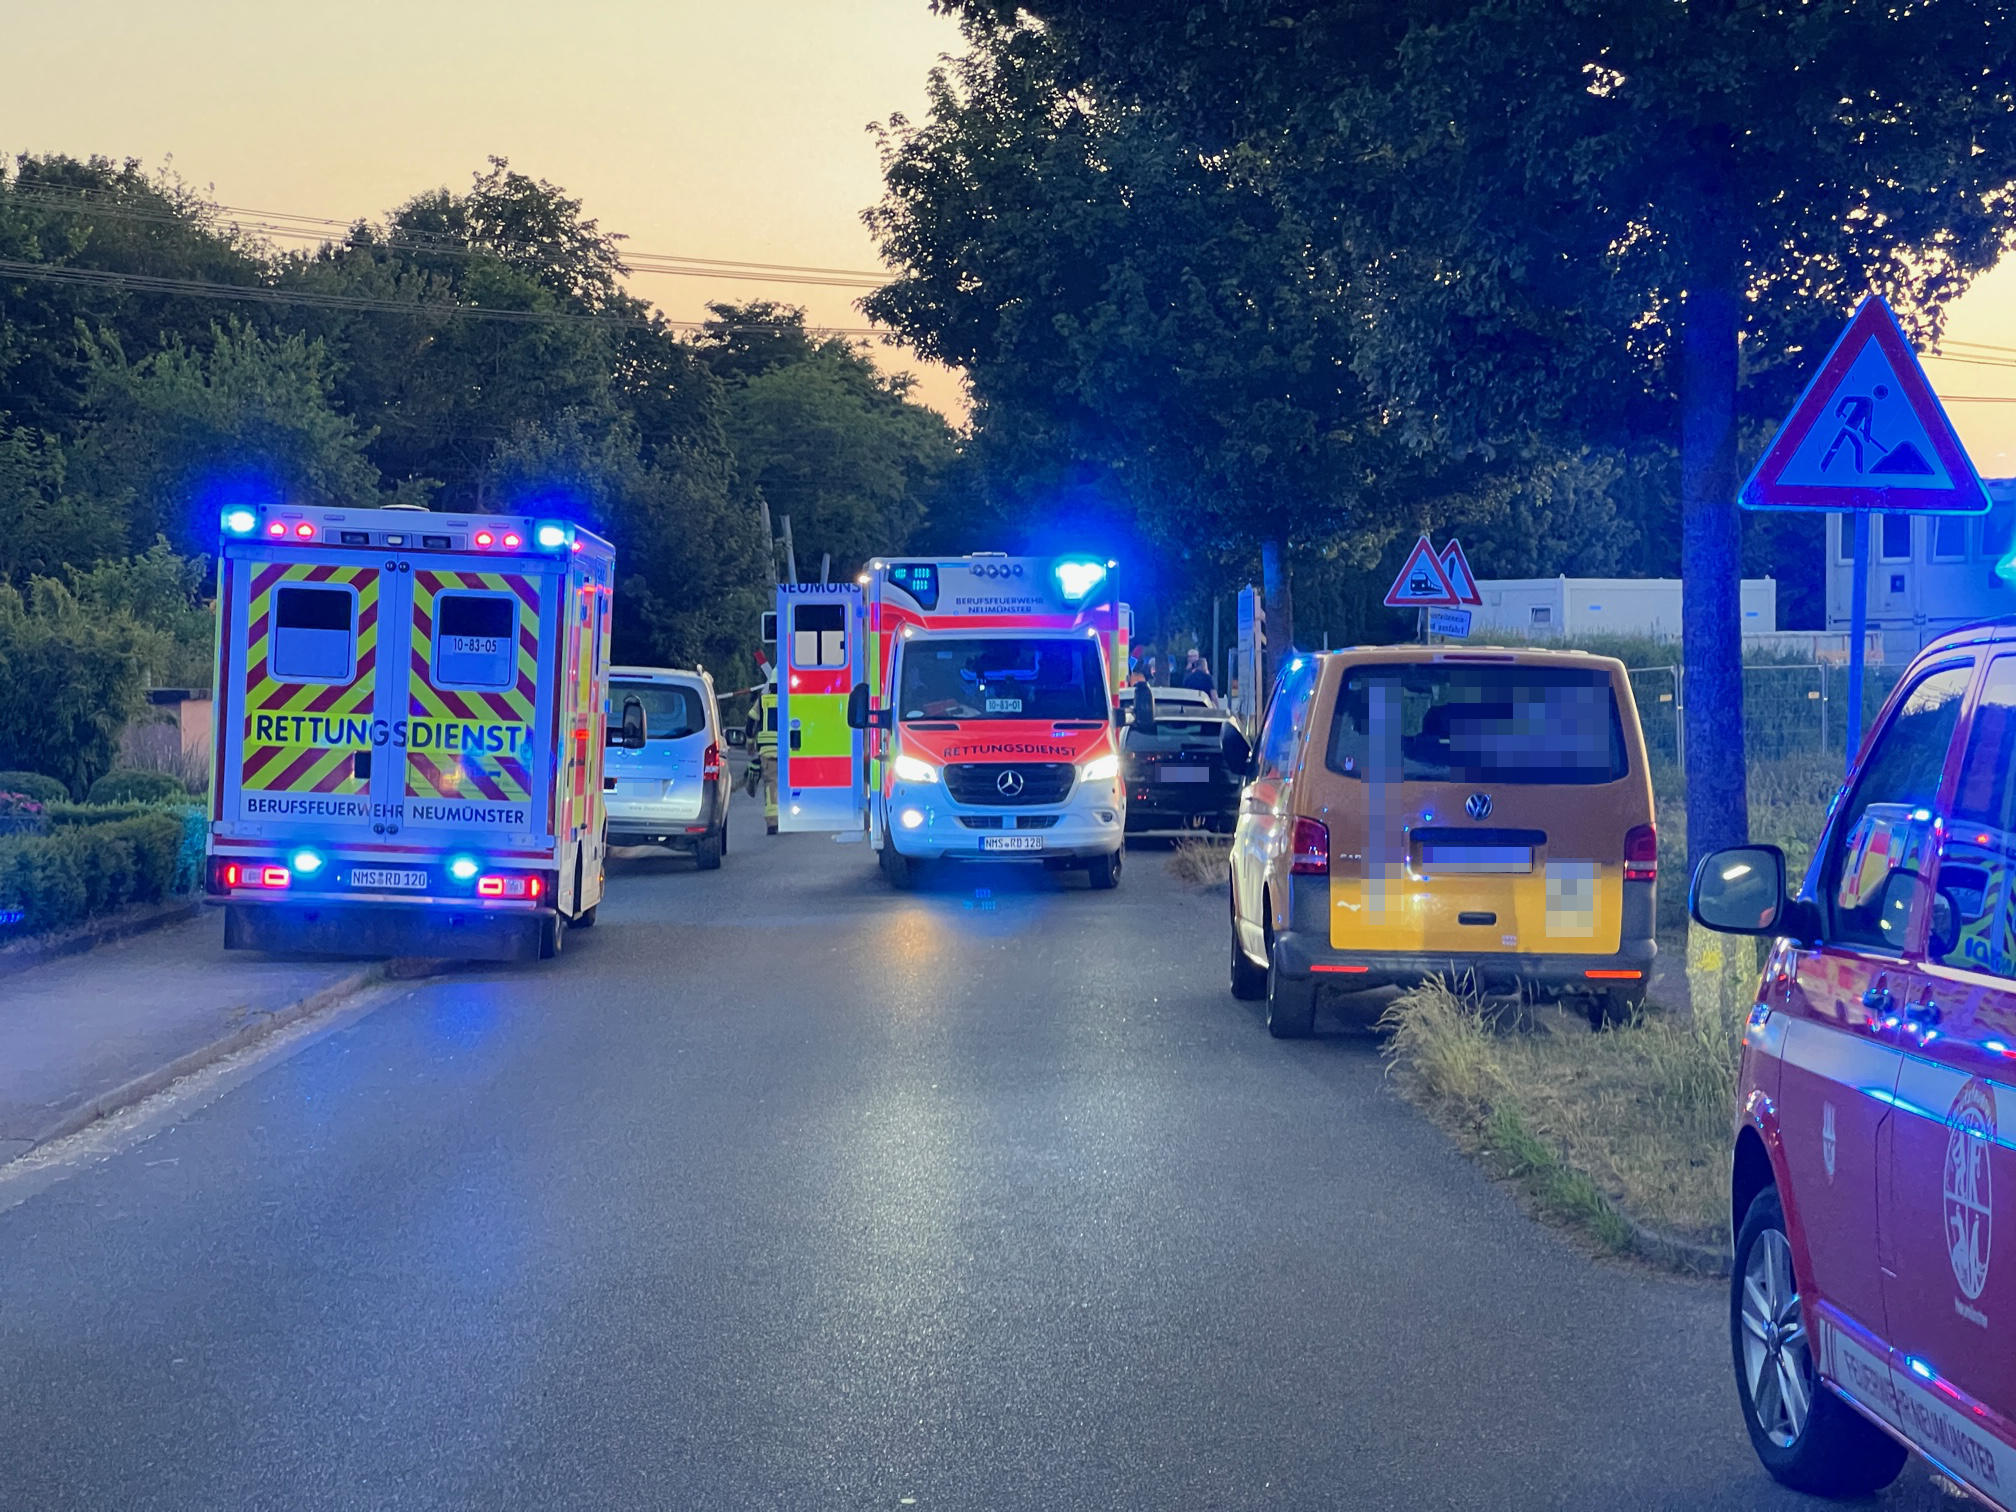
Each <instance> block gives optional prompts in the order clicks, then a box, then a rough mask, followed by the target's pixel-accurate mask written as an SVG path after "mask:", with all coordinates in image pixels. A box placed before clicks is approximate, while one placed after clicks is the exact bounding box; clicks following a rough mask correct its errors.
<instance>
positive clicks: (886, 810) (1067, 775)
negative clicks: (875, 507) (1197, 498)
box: [778, 554, 1127, 888]
mask: <svg viewBox="0 0 2016 1512" xmlns="http://www.w3.org/2000/svg"><path fill="white" fill-rule="evenodd" d="M778 629H779V632H780V633H779V637H778V647H779V656H780V673H779V694H780V715H779V732H780V739H779V757H780V772H781V776H780V795H779V796H780V807H779V819H780V825H781V827H782V828H784V829H786V830H791V829H840V828H852V827H854V826H856V825H865V828H866V830H867V835H868V840H869V843H870V845H871V846H872V847H873V848H874V849H875V851H876V853H877V856H878V858H879V860H880V864H881V867H882V870H883V872H884V874H885V875H886V876H887V877H888V878H889V880H890V882H891V884H892V885H894V886H897V887H907V886H909V885H911V883H912V882H913V881H914V879H915V873H916V869H917V867H918V865H919V864H920V863H927V862H935V861H962V860H963V861H977V860H1000V859H1014V860H1024V861H1030V862H1037V863H1041V864H1043V865H1045V866H1048V867H1051V868H1053V869H1058V870H1064V869H1079V870H1083V871H1084V872H1085V873H1086V874H1087V877H1088V879H1089V881H1090V883H1091V885H1092V886H1093V887H1095V888H1110V887H1114V886H1117V885H1118V883H1119V880H1120V871H1121V861H1122V854H1123V846H1124V843H1125V836H1126V819H1127V808H1126V792H1125V789H1124V787H1123V785H1122V783H1121V780H1120V756H1119V724H1120V714H1119V703H1118V698H1117V690H1118V689H1119V687H1120V684H1121V681H1122V676H1123V673H1124V669H1125V667H1126V657H1127V645H1126V631H1125V615H1124V610H1123V608H1122V606H1121V605H1120V603H1119V602H1118V600H1117V598H1116V597H1115V594H1114V588H1113V579H1112V564H1111V563H1108V562H1105V561H1102V560H1095V559H1087V558H1079V557H1068V558H1038V557H1009V556H1000V555H991V554H980V555H974V556H965V557H950V558H936V559H912V560H905V561H893V560H890V561H884V560H878V561H875V562H871V563H870V564H869V567H868V570H867V572H865V573H864V574H862V577H861V579H860V581H859V583H858V584H849V585H845V586H844V587H819V588H814V587H813V586H812V585H804V586H793V587H787V588H786V589H783V590H780V593H779V597H778Z"/></svg>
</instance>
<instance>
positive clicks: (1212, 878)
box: [1169, 835, 1232, 887]
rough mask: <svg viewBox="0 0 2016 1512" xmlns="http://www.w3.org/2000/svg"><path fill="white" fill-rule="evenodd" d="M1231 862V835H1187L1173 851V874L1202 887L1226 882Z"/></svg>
mask: <svg viewBox="0 0 2016 1512" xmlns="http://www.w3.org/2000/svg"><path fill="white" fill-rule="evenodd" d="M1231 863H1232V837H1231V836H1230V835H1185V836H1184V837H1183V838H1182V839H1181V840H1178V841H1177V842H1176V844H1175V845H1174V846H1173V847H1171V849H1170V851H1169V871H1170V873H1171V874H1172V875H1173V876H1174V877H1175V878H1176V880H1177V881H1179V882H1188V883H1190V884H1192V885H1193V886H1198V887H1202V886H1206V885H1209V884H1212V883H1217V882H1223V881H1224V880H1225V869H1226V868H1227V867H1228V866H1230V865H1231Z"/></svg>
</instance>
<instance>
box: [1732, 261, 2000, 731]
mask: <svg viewBox="0 0 2016 1512" xmlns="http://www.w3.org/2000/svg"><path fill="white" fill-rule="evenodd" d="M1738 500H1739V502H1740V503H1741V504H1742V506H1743V507H1744V508H1745V509H1821V510H1830V511H1840V512H1842V513H1844V514H1847V515H1850V516H1852V517H1853V519H1854V529H1855V565H1854V568H1853V571H1854V573H1855V581H1854V585H1853V587H1852V589H1851V590H1850V595H1849V603H1850V613H1849V618H1850V624H1849V631H1848V738H1847V740H1846V741H1845V742H1843V744H1844V745H1845V746H1846V747H1847V753H1848V763H1849V765H1850V766H1852V765H1854V762H1855V757H1856V755H1857V753H1858V752H1859V751H1860V750H1861V747H1862V670H1863V642H1864V641H1865V640H1866V639H1867V635H1868V627H1869V516H1870V515H1871V514H1872V513H1876V512H1881V513H1884V514H1986V513H1987V512H1988V507H1989V500H1988V490H1987V489H1985V488H1983V487H1982V486H1981V479H1980V477H1979V476H1978V475H1977V474H1976V473H1975V471H1974V464H1973V463H1972V462H1971V461H1970V460H1969V459H1968V456H1967V449H1966V448H1965V447H1964V446H1962V445H1961V444H1960V437H1959V435H1958V434H1957V433H1956V432H1955V431H1954V429H1953V422H1952V421H1950V420H1948V419H1947V418H1946V411H1945V409H1944V408H1943V407H1942V406H1941V405H1940V403H1939V396H1938V395H1936V394H1934V393H1933V392H1932V385H1931V384H1930V383H1929V382H1927V381H1926V378H1925V370H1924V369H1923V368H1921V367H1920V366H1919V365H1918V357H1917V354H1916V353H1914V352H1913V351H1912V350H1911V347H1910V344H1909V343H1908V342H1906V341H1905V339H1904V332H1903V330H1902V329H1901V328H1900V327H1899V326H1898V324H1897V317H1896V316H1895V315H1893V314H1891V313H1890V306H1889V305H1888V304H1886V303H1884V301H1883V299H1882V297H1881V296H1880V295H1875V294H1872V295H1870V296H1869V297H1868V298H1867V299H1865V300H1863V301H1862V303H1861V304H1860V305H1858V306H1857V307H1856V309H1855V313H1854V315H1853V316H1852V317H1850V319H1849V321H1848V328H1847V329H1846V330H1844V331H1843V332H1842V333H1841V337H1840V339H1839V340H1838V341H1836V342H1835V343H1834V347H1833V350H1831V351H1830V352H1828V354H1827V357H1826V360H1825V361H1823V362H1822V363H1821V364H1820V371H1819V372H1817V373H1816V374H1814V376H1813V381H1812V382H1811V383H1809V384H1807V385H1806V391H1805V392H1804V393H1803V394H1801V395H1800V396H1799V402H1798V403H1797V404H1795V405H1794V406H1793V407H1792V413H1791V414H1790V415H1789V416H1787V417H1786V420H1785V423H1784V425H1782V426H1780V427H1779V430H1778V434H1777V435H1776V436H1774V437H1773V438H1772V441H1771V444H1770V445H1769V446H1768V447H1766V448H1765V449H1764V455H1763V457H1762V458H1760V459H1759V461H1758V463H1757V468H1756V470H1755V471H1754V472H1752V473H1751V474H1750V478H1749V481H1748V482H1746V483H1745V484H1744V485H1743V491H1742V493H1741V494H1739V495H1738ZM1842 523H1843V524H1844V526H1845V525H1846V524H1847V521H1846V520H1844V521H1843V522H1842Z"/></svg>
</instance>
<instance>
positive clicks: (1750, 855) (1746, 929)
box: [1687, 845, 1820, 940]
mask: <svg viewBox="0 0 2016 1512" xmlns="http://www.w3.org/2000/svg"><path fill="white" fill-rule="evenodd" d="M1687 912H1688V914H1689V915H1691V916H1692V917H1693V919H1694V921H1695V922H1696V923H1697V924H1705V925H1707V926H1708V928H1710V929H1716V930H1720V931H1721V932H1722V933H1724V934H1746V935H1767V936H1768V935H1787V936H1789V937H1791V938H1792V939H1795V940H1816V939H1818V938H1819V935H1820V910H1819V909H1818V908H1816V907H1814V905H1813V904H1811V903H1809V902H1807V901H1806V900H1805V899H1803V898H1788V897H1787V896H1786V895H1785V853H1784V852H1783V851H1781V850H1780V849H1778V847H1777V846H1775V845H1732V846H1730V847H1729V848H1728V849H1727V850H1718V851H1711V852H1709V853H1708V854H1707V855H1706V856H1703V857H1702V858H1701V864H1700V865H1699V866H1697V867H1696V868H1695V869H1694V880H1693V884H1692V886H1690V887H1689V888H1688V894H1687Z"/></svg>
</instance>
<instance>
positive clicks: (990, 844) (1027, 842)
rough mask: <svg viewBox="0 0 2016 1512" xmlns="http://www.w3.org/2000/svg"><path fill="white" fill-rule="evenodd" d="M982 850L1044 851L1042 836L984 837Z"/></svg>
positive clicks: (982, 838) (981, 838) (981, 841)
mask: <svg viewBox="0 0 2016 1512" xmlns="http://www.w3.org/2000/svg"><path fill="white" fill-rule="evenodd" d="M980 849H982V850H983V851H1040V850H1041V849H1043V837H1042V836H1041V835H982V836H981V837H980Z"/></svg>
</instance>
